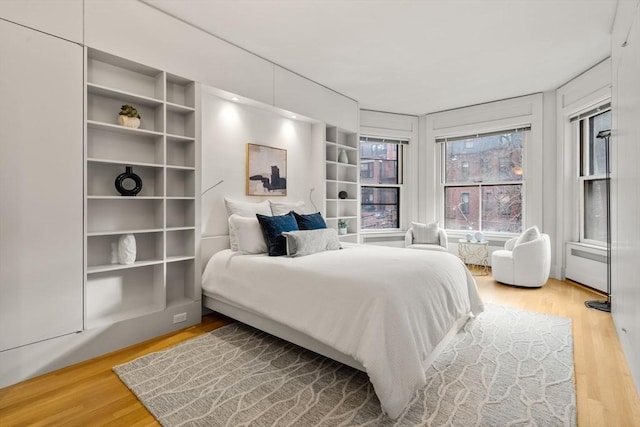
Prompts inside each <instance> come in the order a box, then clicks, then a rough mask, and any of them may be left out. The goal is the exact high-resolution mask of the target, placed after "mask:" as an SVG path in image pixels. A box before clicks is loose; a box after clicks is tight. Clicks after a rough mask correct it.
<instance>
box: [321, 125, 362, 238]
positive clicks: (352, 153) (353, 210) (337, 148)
mask: <svg viewBox="0 0 640 427" xmlns="http://www.w3.org/2000/svg"><path fill="white" fill-rule="evenodd" d="M324 144H325V150H324V152H325V165H324V166H325V173H324V176H325V216H326V220H327V225H328V226H329V227H332V228H336V229H337V228H338V221H339V220H341V219H344V220H347V221H348V227H347V234H346V235H340V239H341V240H342V241H346V242H353V243H358V242H359V240H360V233H359V228H360V227H359V221H360V188H359V181H360V167H359V160H358V159H359V153H358V134H357V133H355V132H349V131H346V130H343V129H340V128H338V127H335V126H330V125H327V126H326V128H325V142H324ZM342 151H344V152H345V153H346V155H347V158H348V162H347V163H344V162H341V161H340V154H341V152H342ZM341 191H345V192H346V193H347V197H346V198H344V199H341V198H340V197H339V194H340V192H341Z"/></svg>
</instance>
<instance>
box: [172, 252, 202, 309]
mask: <svg viewBox="0 0 640 427" xmlns="http://www.w3.org/2000/svg"><path fill="white" fill-rule="evenodd" d="M194 273H195V260H193V259H189V260H182V261H176V262H169V263H167V285H166V294H167V301H166V304H167V306H172V305H177V304H180V303H182V302H190V301H194V300H195V299H196V298H195V294H194V290H195V288H196V286H195V278H194V277H195V276H194Z"/></svg>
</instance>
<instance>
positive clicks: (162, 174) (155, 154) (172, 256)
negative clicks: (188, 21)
mask: <svg viewBox="0 0 640 427" xmlns="http://www.w3.org/2000/svg"><path fill="white" fill-rule="evenodd" d="M86 64H87V70H86V76H87V78H86V114H85V117H86V132H85V135H86V141H85V144H86V147H85V180H86V182H85V204H86V205H85V215H86V218H85V220H86V227H85V229H86V235H85V238H86V242H85V243H86V244H85V247H86V254H85V259H86V268H85V273H86V280H85V329H91V328H96V327H101V326H106V325H109V324H112V323H115V322H119V321H123V320H128V319H134V318H137V317H140V316H144V315H147V314H151V313H154V312H158V311H162V310H165V309H167V308H169V307H175V306H178V305H181V304H187V303H193V302H194V301H197V300H199V299H200V296H199V295H200V286H199V266H198V262H197V260H196V236H198V235H199V231H198V230H197V229H196V228H197V226H198V223H199V221H198V219H197V218H198V211H199V209H198V208H197V203H198V201H197V199H196V194H197V192H198V191H199V189H198V186H197V183H198V182H199V176H198V173H199V171H198V170H197V164H198V162H197V156H198V153H199V149H198V147H199V145H198V140H197V137H198V134H199V132H198V126H199V117H198V106H199V91H198V88H197V83H195V82H193V81H190V80H187V79H184V78H181V77H179V76H176V75H173V74H170V73H166V72H164V71H161V70H157V69H154V68H151V67H147V66H144V65H141V64H138V63H135V62H131V61H128V60H125V59H122V58H118V57H116V56H113V55H110V54H106V53H103V52H100V51H97V50H93V49H87V61H86ZM123 104H130V105H132V106H134V107H135V108H136V109H137V110H138V112H139V113H140V116H141V117H142V119H141V125H140V127H139V128H138V129H133V128H128V127H124V126H121V125H119V124H118V122H117V119H118V112H119V111H120V107H121V106H122V105H123ZM127 166H131V167H132V168H133V172H134V173H136V174H137V175H138V176H140V178H141V180H142V183H143V185H142V190H141V192H140V193H138V195H136V196H132V197H124V196H121V195H120V194H119V193H118V192H117V191H116V188H115V185H114V182H115V179H116V177H117V176H118V175H119V174H121V173H122V172H124V171H125V168H126V167H127ZM125 234H133V235H134V236H135V239H136V247H137V254H136V261H135V262H134V263H133V264H129V265H123V264H117V263H114V262H113V256H112V247H113V245H114V244H117V242H118V240H119V239H120V237H121V236H123V235H125Z"/></svg>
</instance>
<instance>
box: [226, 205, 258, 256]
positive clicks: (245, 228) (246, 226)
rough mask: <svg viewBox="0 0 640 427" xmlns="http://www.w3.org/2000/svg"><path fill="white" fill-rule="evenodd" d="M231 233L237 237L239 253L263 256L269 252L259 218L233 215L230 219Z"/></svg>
mask: <svg viewBox="0 0 640 427" xmlns="http://www.w3.org/2000/svg"><path fill="white" fill-rule="evenodd" d="M229 233H230V234H234V235H235V237H236V242H237V247H238V249H237V250H238V252H240V253H242V254H262V253H265V252H267V244H266V242H265V241H264V235H263V234H262V228H261V227H260V223H259V222H258V218H255V217H254V218H248V217H243V216H240V215H238V214H233V215H231V216H230V217H229Z"/></svg>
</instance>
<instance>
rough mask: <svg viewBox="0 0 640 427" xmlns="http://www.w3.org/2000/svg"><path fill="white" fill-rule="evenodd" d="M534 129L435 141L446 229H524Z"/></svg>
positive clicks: (491, 230) (486, 230)
mask: <svg viewBox="0 0 640 427" xmlns="http://www.w3.org/2000/svg"><path fill="white" fill-rule="evenodd" d="M530 133H531V132H530V127H525V128H518V129H511V130H504V131H499V132H492V133H486V134H481V135H469V136H462V137H455V138H439V139H437V140H436V141H437V142H438V143H440V144H439V145H440V147H441V156H442V157H441V162H442V163H441V165H442V168H441V171H442V181H441V182H442V187H443V192H444V209H445V212H444V216H443V217H444V226H445V228H446V229H448V230H478V231H483V232H496V233H519V232H521V231H522V213H523V211H524V210H523V199H524V172H525V171H524V167H523V165H524V163H523V161H524V149H525V146H526V145H527V141H528V139H529V135H530Z"/></svg>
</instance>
